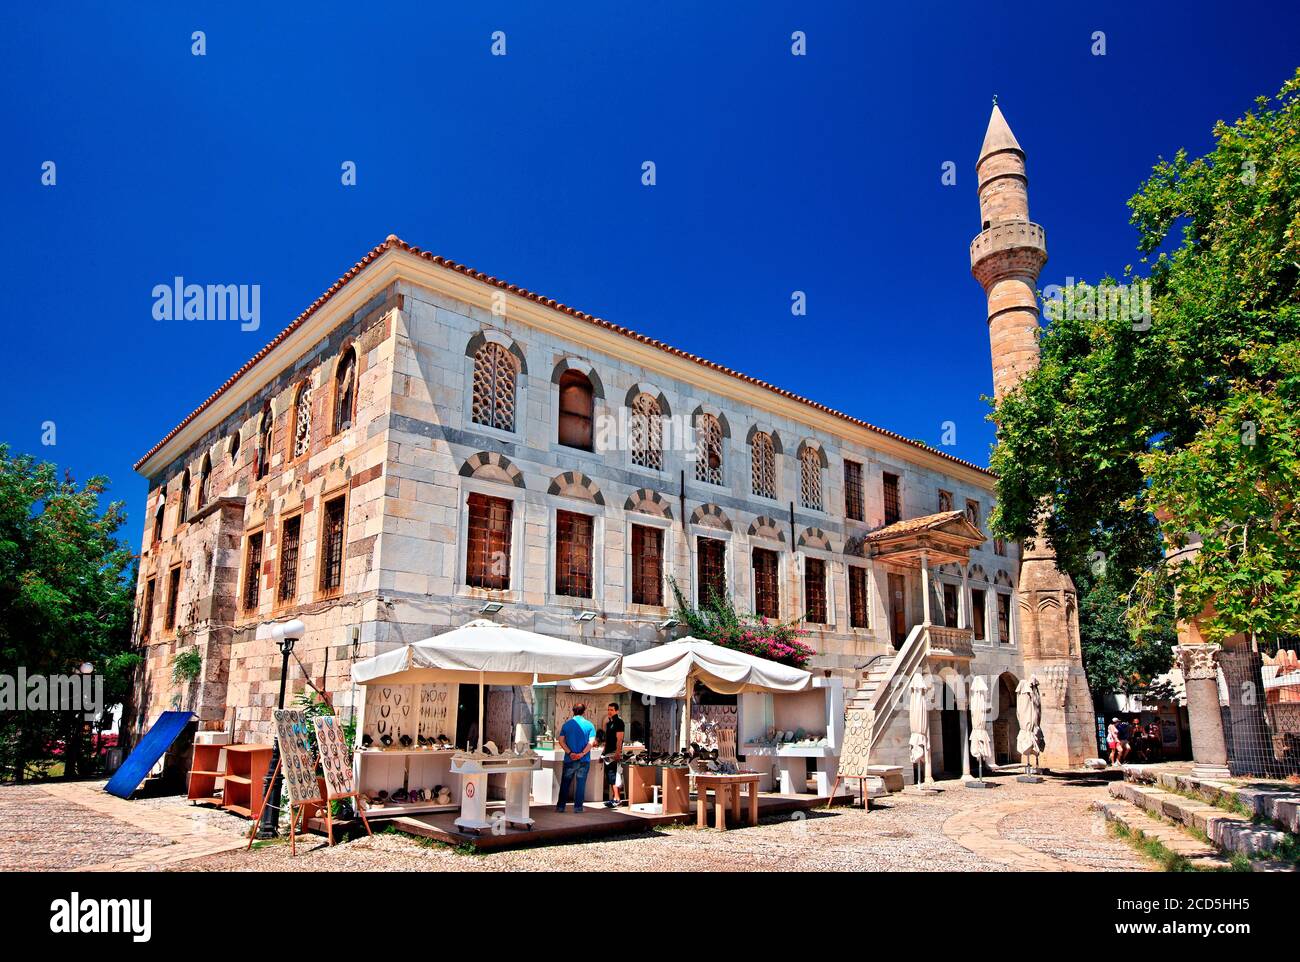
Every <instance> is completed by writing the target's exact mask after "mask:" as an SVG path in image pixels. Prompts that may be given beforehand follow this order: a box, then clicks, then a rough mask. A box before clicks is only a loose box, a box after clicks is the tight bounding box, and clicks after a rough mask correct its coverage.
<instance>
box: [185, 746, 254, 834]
mask: <svg viewBox="0 0 1300 962" xmlns="http://www.w3.org/2000/svg"><path fill="white" fill-rule="evenodd" d="M272 750H273V749H272V746H270V745H195V746H194V767H193V768H191V769H190V785H189V799H190V801H193V802H205V803H207V804H210V805H220V806H221V807H222V808H224V809H226V810H228V811H231V812H234V813H235V814H236V815H242V816H244V818H252V817H253V816H254V815H255V814H256V813H257V811H258V810H259V809H260V808H261V805H262V785H263V784H264V783H265V781H266V773H267V772H268V771H270V768H271V752H272ZM222 752H225V753H226V764H225V766H224V768H223V767H222V766H220V765H219V764H218V759H219V758H220V757H221V753H222ZM218 779H220V780H221V794H220V795H218V794H217V790H216V783H217V780H218Z"/></svg>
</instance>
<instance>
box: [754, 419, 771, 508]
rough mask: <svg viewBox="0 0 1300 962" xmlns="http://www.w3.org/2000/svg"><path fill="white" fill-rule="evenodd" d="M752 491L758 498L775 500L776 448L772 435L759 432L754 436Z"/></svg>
mask: <svg viewBox="0 0 1300 962" xmlns="http://www.w3.org/2000/svg"><path fill="white" fill-rule="evenodd" d="M751 447H752V449H753V461H754V467H753V475H754V478H753V490H754V494H756V495H757V496H758V497H760V498H773V499H774V498H776V446H775V445H774V444H772V435H770V434H768V433H767V432H765V431H759V432H758V433H757V434H755V435H754V442H753V444H752V446H751Z"/></svg>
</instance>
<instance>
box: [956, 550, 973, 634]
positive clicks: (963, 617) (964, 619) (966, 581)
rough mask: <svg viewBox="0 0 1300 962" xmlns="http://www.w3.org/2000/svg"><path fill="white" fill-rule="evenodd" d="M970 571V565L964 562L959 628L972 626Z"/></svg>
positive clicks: (958, 612) (958, 615)
mask: <svg viewBox="0 0 1300 962" xmlns="http://www.w3.org/2000/svg"><path fill="white" fill-rule="evenodd" d="M969 569H970V564H969V563H968V562H965V561H963V562H962V563H961V596H960V598H959V599H958V601H957V627H958V628H969V627H970V626H971V616H970V607H971V604H970V578H969V573H968V572H969Z"/></svg>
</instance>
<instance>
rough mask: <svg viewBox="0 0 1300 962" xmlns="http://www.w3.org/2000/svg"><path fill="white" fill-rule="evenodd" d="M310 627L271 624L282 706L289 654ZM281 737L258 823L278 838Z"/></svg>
mask: <svg viewBox="0 0 1300 962" xmlns="http://www.w3.org/2000/svg"><path fill="white" fill-rule="evenodd" d="M305 631H306V626H305V625H304V624H303V623H302V622H301V621H298V620H297V619H294V620H293V621H290V622H288V623H287V624H283V625H273V626H272V627H271V637H272V638H274V639H275V643H276V645H277V646H278V647H279V649H280V658H281V662H280V700H279V702H278V704H279V707H280V708H283V707H284V693H285V688H286V686H287V684H288V681H289V656H290V655H291V654H293V646H294V644H295V643H296V642H297V641H298V639H299V638H301V637H302V636H303V634H304V632H305ZM279 761H280V739H279V738H275V739H274V741H272V743H271V760H270V762H268V763H267V769H266V778H265V780H264V781H263V782H262V814H261V818H260V819H259V824H258V827H257V837H258V838H275V837H276V834H277V833H278V829H279V824H280V791H281V788H282V786H283V784H284V776H283V775H282V774H281V773H280V768H279V765H278V762H279Z"/></svg>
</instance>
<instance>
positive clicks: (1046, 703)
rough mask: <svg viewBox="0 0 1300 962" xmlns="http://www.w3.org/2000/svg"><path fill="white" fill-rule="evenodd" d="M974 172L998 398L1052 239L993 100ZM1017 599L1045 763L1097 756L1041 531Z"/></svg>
mask: <svg viewBox="0 0 1300 962" xmlns="http://www.w3.org/2000/svg"><path fill="white" fill-rule="evenodd" d="M975 172H976V176H977V178H978V180H979V198H980V222H981V224H982V229H981V231H980V234H979V236H978V237H976V238H975V240H973V241H971V245H970V261H971V273H972V274H974V275H975V279H976V280H977V281H979V282H980V286H981V287H983V288H984V295H985V297H987V298H988V324H989V347H990V349H991V353H992V356H993V395H994V397H995V398H996V399H997V400H999V401H1000V400H1001V399H1002V397H1003V396H1004V395H1005V394H1006V393H1007V392H1008V391H1010V390H1012V389H1013V388H1014V387H1015V386H1016V385H1017V384H1019V383H1020V382H1021V381H1022V380H1024V378H1025V377H1026V376H1028V375H1029V374H1030V373H1032V372H1033V371H1034V369H1035V368H1037V367H1038V332H1039V323H1038V293H1037V292H1038V274H1039V271H1041V270H1042V269H1043V265H1044V264H1045V263H1047V238H1046V236H1045V234H1044V232H1043V228H1042V227H1040V226H1039V225H1038V224H1035V223H1033V222H1032V221H1031V220H1030V219H1029V178H1028V177H1027V176H1026V174H1025V152H1024V151H1023V150H1022V149H1021V147H1020V144H1019V142H1018V141H1017V140H1016V136H1015V134H1013V133H1012V132H1011V128H1010V127H1009V126H1007V121H1006V118H1005V117H1003V116H1002V111H1001V110H999V109H998V106H997V102H996V101H995V102H994V104H993V115H992V116H991V117H990V118H989V127H988V132H987V133H985V135H984V146H983V147H981V148H980V156H979V160H978V161H977V162H976V164H975ZM1016 602H1017V605H1016V607H1017V612H1016V613H1017V615H1018V616H1019V637H1020V644H1021V651H1022V654H1023V656H1024V661H1025V677H1026V678H1028V677H1029V676H1031V675H1032V676H1037V678H1038V680H1039V683H1040V686H1041V692H1042V698H1043V736H1044V738H1045V739H1046V747H1045V748H1044V750H1043V756H1042V764H1043V765H1045V766H1047V767H1051V768H1074V767H1077V766H1079V765H1081V764H1082V763H1083V761H1084V759H1086V758H1093V757H1096V756H1097V755H1098V753H1099V750H1098V746H1097V738H1096V733H1095V725H1096V719H1095V717H1094V715H1093V707H1092V693H1091V692H1090V691H1089V690H1088V679H1087V676H1086V675H1085V674H1084V671H1083V656H1082V653H1081V651H1080V643H1079V608H1078V596H1077V592H1076V590H1075V587H1074V582H1073V581H1072V580H1071V578H1070V576H1069V575H1068V574H1066V573H1065V572H1064V571H1062V570H1061V569H1060V568H1058V567H1057V564H1056V553H1055V552H1054V551H1053V549H1052V547H1051V545H1050V544H1049V543H1048V542H1047V539H1046V538H1044V537H1042V536H1041V529H1040V536H1039V537H1038V538H1037V539H1035V540H1034V541H1030V542H1026V543H1025V545H1024V550H1023V552H1022V556H1021V562H1020V578H1019V580H1018V582H1017V587H1016Z"/></svg>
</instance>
